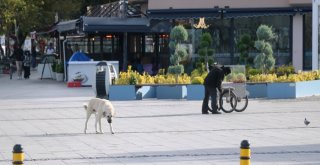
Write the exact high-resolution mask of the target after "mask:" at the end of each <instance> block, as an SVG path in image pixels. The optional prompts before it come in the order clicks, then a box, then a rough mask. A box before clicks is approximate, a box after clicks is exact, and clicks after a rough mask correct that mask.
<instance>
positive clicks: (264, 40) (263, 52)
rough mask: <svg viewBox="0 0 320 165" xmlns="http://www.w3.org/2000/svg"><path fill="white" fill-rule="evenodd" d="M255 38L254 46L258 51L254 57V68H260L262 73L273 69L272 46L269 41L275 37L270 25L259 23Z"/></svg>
mask: <svg viewBox="0 0 320 165" xmlns="http://www.w3.org/2000/svg"><path fill="white" fill-rule="evenodd" d="M256 33H257V38H258V40H257V41H255V43H254V47H255V48H256V49H257V50H258V51H259V52H260V53H259V54H258V55H257V56H256V57H255V59H254V65H255V67H256V68H258V69H261V71H262V72H263V73H266V72H267V71H269V70H271V69H273V67H274V64H275V59H274V57H273V51H272V46H271V44H270V41H271V40H272V39H274V38H275V34H274V33H273V31H272V28H271V27H268V26H267V25H260V26H259V28H258V29H257V32H256Z"/></svg>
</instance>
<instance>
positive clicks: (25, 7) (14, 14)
mask: <svg viewBox="0 0 320 165" xmlns="http://www.w3.org/2000/svg"><path fill="white" fill-rule="evenodd" d="M113 1H115V0H84V1H79V0H0V35H3V34H7V35H18V36H16V37H17V39H18V41H19V40H20V44H22V42H23V40H24V38H25V36H26V35H27V34H28V33H29V32H31V31H46V30H48V29H49V28H50V26H52V25H53V24H54V23H55V16H56V14H58V17H59V20H70V19H76V18H79V17H80V16H81V15H84V14H85V12H86V6H90V5H98V4H104V3H110V2H113Z"/></svg>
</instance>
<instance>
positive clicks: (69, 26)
mask: <svg viewBox="0 0 320 165" xmlns="http://www.w3.org/2000/svg"><path fill="white" fill-rule="evenodd" d="M78 22H79V19H74V20H69V21H63V22H59V23H58V24H57V29H56V30H57V31H58V32H59V33H62V32H67V31H72V30H76V29H77V23H78Z"/></svg>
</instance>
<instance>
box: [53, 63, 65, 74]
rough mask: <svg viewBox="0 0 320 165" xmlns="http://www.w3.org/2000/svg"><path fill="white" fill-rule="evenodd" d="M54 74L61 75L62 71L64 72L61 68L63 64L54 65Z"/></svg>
mask: <svg viewBox="0 0 320 165" xmlns="http://www.w3.org/2000/svg"><path fill="white" fill-rule="evenodd" d="M55 68H56V72H57V73H63V71H64V68H63V64H62V63H58V64H56V67H55Z"/></svg>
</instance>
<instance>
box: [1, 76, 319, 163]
mask: <svg viewBox="0 0 320 165" xmlns="http://www.w3.org/2000/svg"><path fill="white" fill-rule="evenodd" d="M280 92H281V91H280ZM91 97H93V92H92V90H91V88H90V87H84V88H67V87H66V84H65V83H61V82H55V81H53V80H40V79H39V75H37V74H36V73H35V72H32V76H31V79H30V80H16V79H14V80H9V77H8V75H3V74H0V164H4V165H7V164H11V161H12V148H13V146H14V145H15V144H22V146H23V148H24V152H25V157H26V158H25V162H24V163H25V164H26V165H29V164H30V165H34V164H39V165H42V164H46V165H47V164H53V165H60V164H62V165H64V164H116V165H124V164H128V165H134V164H137V165H138V164H139V165H141V164H148V165H149V164H152V165H175V164H179V165H180V164H184V165H185V164H188V165H189V164H197V165H206V164H208V165H209V164H211V165H229V164H230V165H236V164H239V151H240V149H239V147H240V143H241V141H242V140H244V139H247V140H249V142H250V144H251V152H252V155H251V156H252V158H251V163H252V164H254V165H271V164H272V165H288V164H290V165H302V164H304V165H319V164H320V157H319V156H320V138H319V137H320V120H319V119H320V111H319V107H320V101H319V100H320V97H310V98H304V99H294V100H263V99H259V100H250V102H249V107H248V108H247V110H246V111H245V112H242V113H236V112H233V113H231V114H221V115H201V114H200V107H201V101H186V100H140V101H114V102H113V104H114V106H115V108H116V112H117V117H116V118H115V119H114V129H115V131H116V134H114V135H111V134H110V133H109V128H108V125H107V122H106V121H105V127H104V130H105V133H104V134H95V133H94V126H93V121H94V120H93V117H92V119H91V120H90V121H89V125H88V126H89V127H88V128H89V130H88V132H89V133H88V134H84V133H83V128H84V122H85V112H84V110H83V108H82V104H83V103H84V102H87V101H88V100H89V99H90V98H91ZM305 117H306V118H307V119H308V120H310V121H311V124H310V125H309V126H305V125H304V123H303V121H304V118H305Z"/></svg>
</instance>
